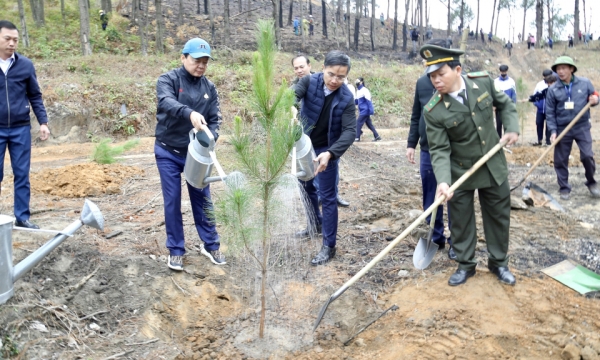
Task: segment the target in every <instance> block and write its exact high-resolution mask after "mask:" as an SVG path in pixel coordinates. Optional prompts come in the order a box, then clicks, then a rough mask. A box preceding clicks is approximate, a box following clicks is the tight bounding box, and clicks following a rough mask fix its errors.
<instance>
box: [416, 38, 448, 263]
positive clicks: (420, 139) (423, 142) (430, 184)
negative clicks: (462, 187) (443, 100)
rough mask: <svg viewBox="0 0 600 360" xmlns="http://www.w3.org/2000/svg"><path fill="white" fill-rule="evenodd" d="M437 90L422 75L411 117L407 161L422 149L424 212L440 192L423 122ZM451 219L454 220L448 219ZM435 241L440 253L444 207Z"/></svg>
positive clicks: (443, 242)
mask: <svg viewBox="0 0 600 360" xmlns="http://www.w3.org/2000/svg"><path fill="white" fill-rule="evenodd" d="M443 42H444V40H441V41H440V40H437V41H436V40H432V41H430V42H428V44H434V45H437V44H440V43H443ZM434 93H435V88H434V87H433V84H432V83H431V80H430V79H429V76H427V74H424V75H422V76H421V77H420V78H419V80H417V86H416V88H415V98H414V101H413V108H412V115H411V117H410V129H409V131H408V140H407V143H408V145H407V149H406V158H407V159H408V162H410V163H411V164H416V162H415V148H416V147H417V144H419V145H420V146H421V154H420V156H419V173H420V174H421V185H422V186H423V209H427V208H428V207H430V206H431V204H433V202H434V201H435V192H436V190H437V181H436V179H435V174H434V173H433V166H432V165H431V156H430V155H429V143H428V142H427V131H425V128H426V126H425V119H424V118H423V107H424V106H425V105H427V103H429V100H431V98H432V96H433V94H434ZM448 219H450V216H448ZM430 220H431V215H429V216H428V217H427V223H429V221H430ZM432 240H433V242H434V243H436V244H437V245H438V246H439V249H440V250H441V249H444V248H445V247H446V237H445V236H444V206H443V205H440V206H438V208H437V213H436V216H435V224H434V228H433V237H432ZM447 241H448V246H449V247H450V248H449V249H448V257H449V258H450V259H452V260H455V259H456V254H455V253H454V249H452V241H451V240H450V238H448V240H447Z"/></svg>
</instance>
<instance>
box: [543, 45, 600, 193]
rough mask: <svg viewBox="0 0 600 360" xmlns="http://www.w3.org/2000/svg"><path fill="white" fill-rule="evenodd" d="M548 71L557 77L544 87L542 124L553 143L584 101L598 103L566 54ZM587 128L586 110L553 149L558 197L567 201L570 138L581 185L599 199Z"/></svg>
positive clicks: (590, 125) (591, 90) (587, 116)
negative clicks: (581, 175)
mask: <svg viewBox="0 0 600 360" xmlns="http://www.w3.org/2000/svg"><path fill="white" fill-rule="evenodd" d="M552 71H554V72H556V73H557V74H558V77H559V79H560V81H557V82H555V83H554V84H553V85H552V86H550V87H549V88H548V92H547V94H546V127H547V128H548V131H549V132H550V134H551V136H550V141H551V142H552V143H553V142H554V140H555V139H556V137H557V134H559V133H561V132H562V131H563V130H564V129H565V128H566V127H567V125H569V123H570V122H571V120H573V119H574V118H575V116H576V115H577V114H578V113H579V112H580V111H581V110H582V109H583V108H584V107H585V106H586V105H587V104H588V102H589V103H590V104H592V106H595V105H597V104H598V92H596V91H595V90H594V86H593V85H592V83H591V82H590V81H589V80H588V79H586V78H584V77H579V76H575V72H576V71H577V66H576V65H575V63H574V62H573V59H571V58H570V57H568V56H561V57H559V58H558V59H556V61H555V62H554V65H552ZM591 128H592V124H591V123H590V112H589V110H588V111H587V112H586V113H585V114H584V115H583V116H582V117H581V118H580V119H579V120H578V121H577V123H576V124H575V126H573V128H571V130H569V132H568V133H567V134H566V135H565V136H564V137H563V138H562V139H561V141H560V142H559V143H558V144H556V147H555V148H554V170H555V171H556V177H557V180H558V185H559V186H560V198H561V199H563V200H569V198H570V194H571V185H570V184H569V155H570V154H571V147H572V146H573V140H575V141H576V142H577V146H578V147H579V157H580V159H581V163H582V164H583V168H584V169H585V178H586V182H585V185H586V186H587V187H588V189H589V190H590V193H591V194H592V197H594V198H600V188H598V184H597V183H596V180H595V179H594V173H595V172H596V162H595V161H594V152H593V151H592V133H591Z"/></svg>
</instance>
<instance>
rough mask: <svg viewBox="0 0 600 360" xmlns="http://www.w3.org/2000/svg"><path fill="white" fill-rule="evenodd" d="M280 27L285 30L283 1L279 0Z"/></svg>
mask: <svg viewBox="0 0 600 360" xmlns="http://www.w3.org/2000/svg"><path fill="white" fill-rule="evenodd" d="M278 23H279V27H280V28H283V0H279V21H278Z"/></svg>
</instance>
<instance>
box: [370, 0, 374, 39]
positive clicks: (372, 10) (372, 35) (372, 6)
mask: <svg viewBox="0 0 600 360" xmlns="http://www.w3.org/2000/svg"><path fill="white" fill-rule="evenodd" d="M370 32H371V51H375V0H371V31H370Z"/></svg>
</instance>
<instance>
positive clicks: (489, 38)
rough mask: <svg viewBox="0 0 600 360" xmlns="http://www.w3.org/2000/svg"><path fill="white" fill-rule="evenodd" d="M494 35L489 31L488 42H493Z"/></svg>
mask: <svg viewBox="0 0 600 360" xmlns="http://www.w3.org/2000/svg"><path fill="white" fill-rule="evenodd" d="M493 37H494V35H493V34H492V32H491V31H490V32H489V33H488V42H492V38H493Z"/></svg>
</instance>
